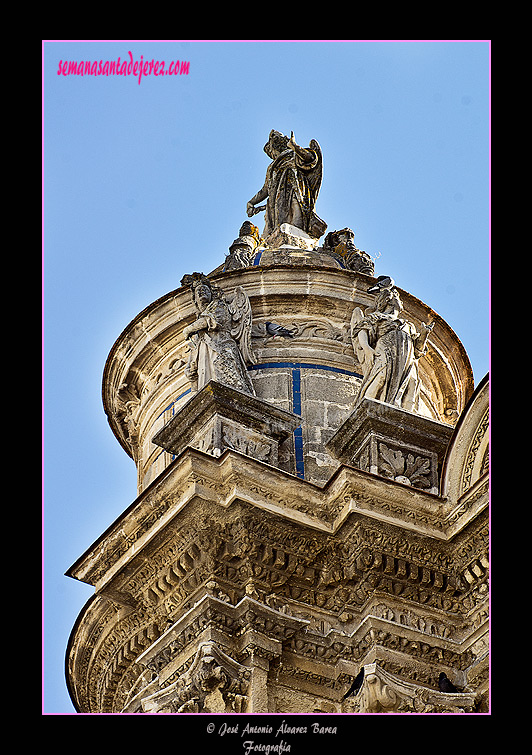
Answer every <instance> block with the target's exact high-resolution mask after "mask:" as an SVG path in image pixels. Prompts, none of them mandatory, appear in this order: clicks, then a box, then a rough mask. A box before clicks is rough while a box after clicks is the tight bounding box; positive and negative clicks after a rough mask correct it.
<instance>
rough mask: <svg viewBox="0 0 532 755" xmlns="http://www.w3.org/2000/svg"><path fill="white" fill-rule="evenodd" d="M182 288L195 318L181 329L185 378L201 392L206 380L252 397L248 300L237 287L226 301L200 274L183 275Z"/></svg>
mask: <svg viewBox="0 0 532 755" xmlns="http://www.w3.org/2000/svg"><path fill="white" fill-rule="evenodd" d="M181 285H182V286H190V288H191V290H192V296H193V299H194V305H195V307H196V311H197V313H198V317H197V319H196V320H195V322H193V323H192V324H191V325H187V327H186V328H185V329H184V330H183V335H184V336H185V338H187V339H188V340H189V341H190V343H191V350H190V354H189V360H188V365H187V368H186V375H187V377H188V378H189V379H190V380H191V381H193V382H197V390H198V391H199V390H201V389H202V388H203V387H204V386H205V385H206V384H207V383H208V382H209V381H210V380H216V381H217V382H219V383H223V384H224V385H229V386H231V387H232V388H235V389H236V390H238V391H242V392H243V393H250V394H251V395H253V396H254V395H255V390H254V388H253V383H252V382H251V378H250V376H249V373H248V371H247V365H248V364H254V363H255V359H254V356H253V353H252V351H251V325H252V313H251V305H250V302H249V298H248V296H247V294H246V292H245V291H244V289H243V288H242V287H241V286H238V287H237V288H236V289H235V292H234V295H233V296H232V297H231V300H230V301H227V300H226V299H225V297H224V294H223V292H222V290H221V289H220V288H218V287H217V286H214V285H213V284H212V283H211V281H210V280H209V279H208V278H207V277H206V276H205V275H203V273H192V275H185V276H184V278H183V279H182V281H181Z"/></svg>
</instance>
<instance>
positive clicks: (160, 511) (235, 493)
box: [66, 448, 487, 591]
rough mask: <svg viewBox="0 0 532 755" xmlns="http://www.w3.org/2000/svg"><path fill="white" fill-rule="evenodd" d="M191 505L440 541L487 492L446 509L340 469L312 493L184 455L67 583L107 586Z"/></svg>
mask: <svg viewBox="0 0 532 755" xmlns="http://www.w3.org/2000/svg"><path fill="white" fill-rule="evenodd" d="M472 492H474V491H472ZM193 500H201V501H209V502H210V503H212V505H216V506H220V507H222V508H228V507H230V506H231V505H232V504H233V503H235V502H244V503H246V504H249V505H250V506H252V507H254V508H257V509H260V510H263V511H268V512H270V513H271V514H274V515H277V516H279V517H281V518H282V519H283V520H285V521H286V522H287V523H292V524H300V525H303V526H305V527H309V528H311V529H314V530H317V531H320V532H322V533H324V534H334V533H335V532H337V531H338V530H339V529H340V528H341V527H342V525H343V524H344V523H345V522H346V520H347V519H348V518H349V517H350V516H352V515H363V516H364V517H366V518H367V519H369V520H376V521H379V522H382V523H386V524H389V525H393V526H394V527H398V528H401V529H404V530H408V531H411V532H413V533H417V534H422V535H425V536H428V537H431V538H435V539H437V540H440V541H447V540H449V539H451V538H452V537H454V536H456V534H457V533H458V532H459V531H460V530H461V529H462V528H463V527H464V526H465V525H466V524H467V523H468V522H469V521H470V520H471V519H472V518H473V517H474V516H476V515H477V514H478V513H479V512H480V511H481V510H482V509H483V508H484V507H485V506H486V505H487V493H486V494H479V495H478V496H477V497H475V496H474V495H472V494H471V495H470V494H468V496H467V501H461V502H452V501H447V500H445V499H442V498H440V497H439V496H436V495H434V494H430V493H426V492H424V491H422V490H418V489H415V488H412V487H409V486H406V485H403V484H401V483H397V482H394V481H388V480H385V479H383V478H380V477H376V476H374V475H371V474H369V473H365V472H362V471H360V470H357V469H354V468H352V467H347V466H341V467H340V468H339V469H338V470H337V472H336V473H335V474H334V475H333V476H332V478H331V479H330V480H329V482H328V483H327V484H326V485H325V486H324V487H319V486H316V485H313V484H312V483H309V482H306V481H304V480H300V479H298V478H296V477H294V476H293V475H290V474H288V473H285V472H282V471H280V470H279V469H276V468H274V467H271V466H269V465H267V464H264V463H262V462H260V461H257V460H255V459H251V458H249V457H247V456H244V455H242V454H239V453H238V452H235V451H225V452H224V453H223V454H222V456H220V457H219V458H215V457H213V456H210V455H208V454H205V453H202V452H200V451H197V450H195V449H192V448H187V449H186V450H185V451H184V452H183V453H182V454H181V455H180V456H179V457H178V458H176V459H175V460H174V461H173V462H172V463H171V464H170V466H169V467H167V469H166V470H165V471H164V472H163V473H162V474H161V475H159V477H158V478H157V479H156V480H154V482H153V483H152V484H151V485H150V486H149V487H148V488H147V489H146V490H145V491H144V492H143V493H142V494H141V495H140V496H139V497H138V498H137V499H136V500H135V501H134V502H133V503H132V504H131V505H130V506H129V508H128V509H126V511H125V512H124V513H123V514H122V515H121V516H120V517H119V518H118V519H117V520H116V521H115V522H114V523H113V524H112V525H111V526H110V527H109V528H108V529H107V530H106V532H104V533H103V535H101V537H100V538H99V539H98V540H97V541H96V542H95V543H94V544H93V545H92V546H91V547H90V548H89V549H88V550H87V551H86V552H85V553H84V554H83V555H82V556H81V557H80V558H79V559H78V560H77V561H76V562H75V564H73V565H72V566H71V567H70V569H69V570H68V571H67V573H66V574H67V576H70V577H73V578H74V579H79V580H80V581H82V582H86V583H88V584H92V585H93V586H94V587H95V588H96V591H100V590H102V589H104V588H105V587H106V586H109V584H110V582H111V580H112V579H113V578H114V577H115V576H116V575H117V574H118V573H119V572H120V571H121V570H122V569H123V568H124V567H126V566H127V565H128V564H131V563H132V562H133V561H134V560H135V559H136V557H138V555H139V553H140V552H141V551H142V550H143V549H144V548H145V547H146V546H148V545H149V544H150V543H154V542H156V540H157V538H158V537H160V536H162V534H163V532H164V530H165V528H166V527H167V525H168V524H169V523H170V522H171V521H172V520H173V519H174V517H175V516H176V515H177V514H178V513H179V512H180V511H182V510H183V509H184V508H185V507H186V506H187V504H188V503H189V502H190V501H193Z"/></svg>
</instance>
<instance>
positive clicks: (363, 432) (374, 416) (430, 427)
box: [327, 398, 453, 494]
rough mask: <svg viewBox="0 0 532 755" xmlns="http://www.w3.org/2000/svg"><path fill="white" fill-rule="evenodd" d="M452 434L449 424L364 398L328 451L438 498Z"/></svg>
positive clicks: (346, 462)
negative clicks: (436, 495)
mask: <svg viewBox="0 0 532 755" xmlns="http://www.w3.org/2000/svg"><path fill="white" fill-rule="evenodd" d="M452 433H453V428H452V427H451V426H450V425H445V424H443V423H442V422H437V421H436V420H433V419H429V418H428V417H423V416H422V415H420V414H413V413H412V412H408V411H406V410H404V409H400V408H399V407H397V406H393V405H391V404H385V403H384V402H383V401H375V400H373V399H368V398H365V399H364V400H363V401H362V402H361V403H360V405H359V406H358V407H357V408H356V409H355V410H354V411H353V412H352V414H351V415H350V416H349V417H348V418H347V420H346V421H345V422H344V423H343V425H341V426H340V427H339V428H338V430H337V431H336V433H335V434H334V435H333V437H332V438H331V439H330V440H329V442H328V444H327V448H328V450H329V451H330V452H331V453H332V454H333V455H334V456H335V457H336V458H337V459H338V460H339V461H340V462H341V463H342V464H349V465H350V466H354V467H357V468H358V469H361V470H362V471H364V472H370V473H371V474H376V475H379V476H380V477H387V478H388V479H391V480H395V482H401V483H403V484H404V485H411V486H412V487H414V488H421V489H422V490H425V491H426V492H428V493H435V494H437V493H438V492H439V474H440V469H441V465H442V461H443V458H444V456H445V453H446V450H447V446H448V444H449V440H450V438H451V435H452Z"/></svg>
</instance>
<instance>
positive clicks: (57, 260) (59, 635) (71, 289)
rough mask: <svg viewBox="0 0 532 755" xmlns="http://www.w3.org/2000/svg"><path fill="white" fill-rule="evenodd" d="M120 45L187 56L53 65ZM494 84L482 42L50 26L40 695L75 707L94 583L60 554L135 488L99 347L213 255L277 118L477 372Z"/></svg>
mask: <svg viewBox="0 0 532 755" xmlns="http://www.w3.org/2000/svg"><path fill="white" fill-rule="evenodd" d="M129 52H131V54H132V59H133V61H140V60H141V56H142V60H143V61H146V60H152V59H154V60H156V61H165V64H166V66H167V67H168V65H169V63H170V62H172V61H176V60H179V61H186V62H189V63H190V67H189V73H188V74H183V75H177V76H154V75H153V74H152V75H151V76H150V75H146V76H144V77H142V79H141V81H140V84H139V83H138V77H137V78H135V77H134V76H133V75H130V76H108V77H106V76H78V75H70V76H63V75H61V74H60V75H58V69H59V67H60V61H75V62H76V63H78V62H80V61H87V60H88V61H91V62H93V61H97V62H99V61H100V60H102V61H103V62H104V63H105V61H112V60H116V59H117V58H118V57H120V59H121V61H124V60H125V61H127V62H129V60H130V56H129ZM489 85H490V44H489V42H487V41H460V40H457V41H439V40H438V41H426V42H425V41H405V42H402V41H346V42H340V41H334V42H316V41H311V42H302V41H301V42H300V41H297V42H281V41H279V42H262V41H255V42H241V41H234V42H229V41H228V42H223V41H202V42H198V41H170V42H166V41H161V42H152V41H149V42H144V41H128V40H122V41H113V42H84V41H73V42H68V41H66V42H64V41H52V42H44V43H43V407H44V408H43V693H42V699H43V708H42V709H43V712H44V713H47V714H69V713H73V712H74V708H73V706H72V704H71V702H70V699H69V696H68V693H67V690H66V686H65V682H64V655H65V648H66V645H67V642H68V637H69V634H70V631H71V629H72V626H73V624H74V622H75V620H76V618H77V616H78V614H79V612H80V610H81V609H82V607H83V605H84V604H85V602H86V601H87V600H88V598H89V597H90V596H91V595H92V593H93V589H92V588H91V587H90V586H88V585H84V584H82V583H80V582H77V581H75V580H72V579H70V578H68V577H65V576H64V573H65V571H66V569H67V568H68V567H69V566H70V565H71V564H72V563H73V562H74V561H75V560H76V559H77V558H78V556H80V555H81V554H82V553H83V552H84V551H85V550H86V548H87V547H88V546H90V545H91V544H92V543H93V542H94V541H95V540H96V538H97V537H98V536H99V535H100V534H101V533H102V532H103V531H104V529H105V528H106V527H107V526H109V524H110V523H111V522H113V521H114V519H115V518H116V517H117V516H118V515H119V514H120V513H121V512H122V511H123V510H124V509H125V508H126V507H127V506H128V505H129V504H130V503H131V502H132V501H133V500H134V499H135V497H136V474H135V467H134V463H133V461H132V460H131V459H130V458H129V457H128V456H127V455H126V454H125V452H124V451H123V450H122V448H121V447H120V446H119V444H118V441H117V440H116V439H115V438H114V436H113V434H112V432H111V430H110V429H109V426H108V424H107V420H106V417H105V415H104V412H103V407H102V402H101V380H102V373H103V367H104V364H105V361H106V358H107V355H108V353H109V351H110V349H111V347H112V345H113V343H114V341H115V340H116V338H117V337H118V336H119V335H120V333H121V332H122V330H123V329H124V328H125V327H126V326H127V325H128V323H129V322H130V321H131V320H132V319H133V318H134V317H135V316H136V315H137V314H138V313H139V312H140V311H141V310H142V309H144V307H146V306H147V305H148V304H150V303H151V302H153V301H155V299H158V298H159V297H160V296H163V295H164V294H166V293H168V292H169V291H172V290H173V289H175V288H177V287H178V286H179V282H180V280H181V278H182V276H183V275H184V274H185V273H190V272H193V271H195V270H199V271H202V272H205V273H208V272H210V271H211V270H213V269H214V268H216V267H217V266H218V265H220V264H221V263H222V262H223V261H224V259H225V255H226V253H227V251H228V247H229V245H230V244H231V242H232V241H233V239H234V238H236V236H237V235H238V229H239V228H240V225H241V224H242V222H243V221H244V220H246V219H247V216H246V213H245V210H246V202H247V200H248V199H250V198H251V197H252V196H253V195H254V194H255V193H256V192H257V191H258V189H259V188H261V186H262V183H263V181H264V175H265V171H266V167H267V165H268V158H267V157H266V155H265V154H264V153H263V151H262V148H263V145H264V144H265V142H266V141H267V137H268V134H269V132H270V130H271V129H272V128H275V129H277V130H279V131H282V132H283V133H287V134H289V133H290V131H291V130H293V131H294V133H295V137H296V140H297V141H298V143H300V144H301V145H303V146H307V145H308V143H309V141H310V139H316V140H317V141H318V142H319V143H320V145H321V148H322V151H323V157H324V176H323V183H322V188H321V191H320V195H319V197H318V202H317V205H316V210H317V212H318V214H319V215H320V217H322V218H323V219H324V220H325V221H326V222H327V224H328V228H329V230H334V229H337V228H344V227H345V226H348V227H350V228H351V229H352V230H353V231H354V232H355V243H356V245H357V246H358V247H359V248H360V249H364V250H365V251H366V252H368V253H369V254H370V255H371V256H372V257H377V260H376V275H380V274H387V275H391V276H392V277H393V278H394V279H395V281H396V283H397V285H398V286H400V287H401V288H403V289H406V290H408V291H409V292H411V293H412V294H414V295H415V296H417V297H418V298H419V299H421V300H422V301H424V302H425V303H426V304H428V305H429V306H430V307H432V309H434V310H435V311H436V312H437V313H438V314H440V315H441V316H442V317H443V318H444V320H446V322H447V323H448V324H449V325H450V326H451V327H452V328H453V330H454V331H455V332H456V334H457V335H458V337H459V338H460V340H461V341H462V343H463V345H464V347H465V349H466V350H467V352H468V354H469V358H470V360H471V363H472V367H473V371H474V376H475V383H478V382H479V381H480V380H481V379H482V377H483V376H484V375H485V374H486V372H487V371H488V369H489V244H490V224H489V156H490V153H489V125H490V118H489ZM261 222H262V221H261Z"/></svg>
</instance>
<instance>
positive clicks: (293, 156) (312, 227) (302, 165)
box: [246, 129, 327, 239]
mask: <svg viewBox="0 0 532 755" xmlns="http://www.w3.org/2000/svg"><path fill="white" fill-rule="evenodd" d="M264 151H265V152H266V154H267V155H268V157H269V158H271V160H272V162H271V163H270V165H269V166H268V168H267V170H266V179H265V181H264V186H263V187H262V189H260V190H259V191H258V192H257V193H256V194H255V196H254V197H253V198H252V199H250V200H249V202H248V203H247V210H246V211H247V215H248V217H249V218H251V217H252V216H253V215H255V214H256V213H257V212H261V211H262V210H265V225H264V231H263V234H262V235H263V236H264V238H266V237H267V236H268V235H269V234H270V233H272V231H274V230H275V229H276V228H278V227H279V226H280V225H281V224H282V223H290V225H293V226H295V227H296V228H300V229H301V230H303V231H305V233H307V234H308V235H309V236H312V238H316V239H318V238H319V237H320V236H322V235H323V233H325V229H326V228H327V223H325V222H324V221H323V220H322V219H321V218H320V217H318V215H316V213H315V212H314V205H315V204H316V199H317V197H318V192H319V190H320V186H321V179H322V165H323V159H322V154H321V149H320V145H319V144H318V142H317V141H316V140H315V139H311V141H310V144H309V146H308V147H306V148H305V147H300V146H299V144H297V143H296V140H295V137H294V132H293V131H292V132H291V135H290V137H288V136H284V134H281V133H280V132H279V131H275V130H274V129H272V130H271V131H270V136H269V139H268V141H267V143H266V144H265V145H264ZM264 199H267V202H266V204H264V205H259V206H257V203H258V202H262V200H264Z"/></svg>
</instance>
